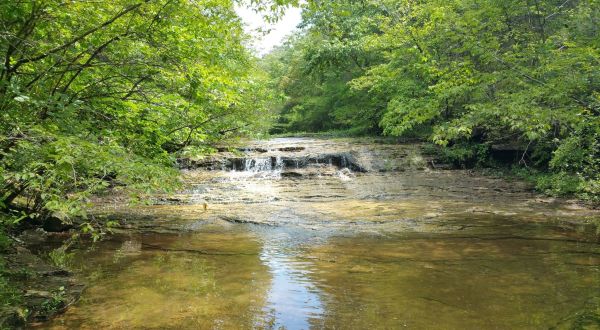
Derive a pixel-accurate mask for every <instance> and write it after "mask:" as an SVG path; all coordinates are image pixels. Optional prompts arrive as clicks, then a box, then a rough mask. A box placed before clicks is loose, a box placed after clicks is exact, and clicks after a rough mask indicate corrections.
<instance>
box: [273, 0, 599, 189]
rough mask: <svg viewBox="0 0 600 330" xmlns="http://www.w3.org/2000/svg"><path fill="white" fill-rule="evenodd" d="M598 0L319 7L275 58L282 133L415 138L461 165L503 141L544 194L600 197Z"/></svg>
mask: <svg viewBox="0 0 600 330" xmlns="http://www.w3.org/2000/svg"><path fill="white" fill-rule="evenodd" d="M599 17H600V3H599V2H598V1H564V0H559V1H539V0H526V1H523V0H516V1H502V2H497V1H469V0H457V1H402V2H398V1H336V2H335V3H331V2H318V1H314V2H310V3H309V4H308V5H307V6H306V9H305V10H304V13H303V22H302V26H303V30H302V31H301V32H300V33H298V34H297V35H295V36H293V37H291V38H289V40H288V41H287V43H286V45H284V46H282V47H280V48H279V49H277V50H276V51H274V52H272V53H271V54H269V55H268V56H267V58H266V59H265V65H266V66H267V67H268V68H269V70H270V72H271V76H272V78H273V79H275V81H276V85H277V86H278V88H279V90H280V91H281V92H282V93H283V94H285V96H286V101H285V102H283V103H281V104H280V105H279V107H280V109H281V114H282V115H281V117H280V119H279V122H278V124H277V125H276V126H275V130H274V132H284V131H327V130H342V131H345V132H346V134H355V135H356V134H358V135H362V134H368V135H372V134H383V135H390V136H399V137H417V138H422V139H425V140H428V141H431V142H433V143H435V144H436V145H438V146H440V147H441V148H439V149H438V152H440V153H441V154H443V155H445V157H446V158H447V160H449V161H452V162H454V163H456V164H457V165H459V166H460V165H464V164H471V165H473V164H481V165H483V166H489V165H490V157H489V156H490V154H491V153H493V150H494V148H496V149H510V150H513V151H515V154H517V153H518V154H517V155H515V157H513V159H511V163H512V164H514V165H515V166H516V167H518V168H521V169H525V171H527V172H528V173H532V174H531V175H533V174H535V175H536V179H537V186H538V188H539V189H540V190H542V191H546V192H548V193H551V194H558V195H563V194H571V193H577V194H578V195H579V196H580V197H583V198H589V199H596V200H597V196H598V194H599V192H600V190H599V189H600V188H599V187H600V186H599V183H600V181H599V177H598V173H599V172H600V148H599V141H600V120H599V114H600V94H599V88H600V70H599V68H600V65H599V64H600V49H599V47H600V38H598V35H599V32H600V30H599V28H600V25H599Z"/></svg>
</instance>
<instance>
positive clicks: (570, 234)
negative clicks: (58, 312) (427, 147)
mask: <svg viewBox="0 0 600 330" xmlns="http://www.w3.org/2000/svg"><path fill="white" fill-rule="evenodd" d="M256 146H260V147H261V148H264V149H266V150H260V151H256V150H250V151H246V152H245V153H243V154H241V155H240V154H239V153H222V154H221V156H220V157H221V158H218V157H217V158H216V159H215V160H216V161H217V163H218V162H219V161H221V160H223V159H229V158H232V157H238V158H239V157H243V158H244V157H245V158H246V159H245V160H243V162H238V164H246V165H245V166H244V167H245V168H244V170H243V171H232V170H230V169H229V168H228V166H227V165H223V166H222V167H223V168H224V170H213V171H207V170H202V169H199V170H189V171H185V173H184V176H185V178H186V181H187V183H188V189H187V190H186V191H183V192H182V193H180V194H177V195H173V196H159V197H157V198H156V199H155V203H154V205H150V206H138V207H135V208H130V207H127V206H124V205H122V204H120V203H118V202H111V201H110V200H109V199H104V200H103V201H102V202H101V203H99V212H102V213H107V214H112V215H114V216H116V217H117V218H119V219H120V220H121V222H122V227H123V228H124V229H122V230H120V234H118V235H116V236H114V237H112V238H111V239H110V240H107V241H104V242H100V243H98V244H95V245H93V246H80V247H78V248H77V249H76V250H75V251H74V252H75V259H74V261H73V262H72V266H73V268H74V269H75V270H77V271H78V272H79V274H81V276H82V277H85V278H87V280H88V283H89V288H88V289H87V290H86V291H85V293H84V295H83V297H82V299H81V301H79V302H78V303H77V304H76V305H75V306H72V307H71V308H70V309H69V310H68V311H67V312H66V313H65V314H64V315H62V316H60V317H58V318H56V319H55V320H53V321H52V322H49V323H45V324H40V325H38V327H39V328H52V329H67V328H68V329H71V328H111V329H136V328H161V329H163V328H177V329H179V328H190V329H197V328H199V329H251V328H275V329H277V328H286V329H308V328H327V329H365V328H372V329H392V328H394V329H395V328H403V327H406V328H414V329H432V328H435V329H488V328H492V329H496V328H497V329H547V328H553V327H555V328H567V329H568V328H577V327H578V326H581V327H582V328H585V327H589V328H591V329H597V328H599V327H600V244H599V239H598V232H597V230H596V227H595V225H593V223H595V222H596V221H598V219H600V217H599V215H598V212H596V211H591V210H586V209H584V208H581V207H578V206H576V205H574V204H572V203H569V202H566V201H555V200H549V199H545V198H541V197H540V196H537V195H535V194H533V193H531V192H530V191H528V189H527V187H526V186H525V185H524V184H522V183H518V182H506V181H502V180H499V179H492V178H489V177H481V176H477V175H474V174H472V173H469V172H466V171H443V170H435V169H431V168H432V167H437V166H436V165H435V164H433V165H432V164H431V160H429V159H427V157H424V156H422V155H421V154H420V153H419V152H418V148H417V147H416V146H414V145H409V146H402V145H383V144H376V143H373V142H365V141H362V142H361V141H358V140H311V139H278V140H272V141H267V142H261V143H260V144H256V145H255V146H254V147H256ZM289 146H295V147H303V148H304V149H303V150H294V151H290V150H287V149H286V150H281V149H282V148H285V147H289ZM339 152H348V154H349V155H351V158H348V159H347V160H344V161H340V162H338V161H336V159H337V158H336V159H334V160H333V161H332V162H331V164H330V163H329V162H325V163H316V162H315V163H311V162H307V163H308V164H303V163H302V161H303V160H306V159H309V158H311V157H313V156H314V155H326V154H331V153H339ZM271 156H272V157H273V158H272V161H269V160H268V159H269V157H271ZM313 158H314V157H313ZM316 158H318V157H316ZM316 158H315V159H316ZM322 159H326V157H325V158H322ZM297 160H298V167H299V168H295V166H293V165H290V164H294V162H296V161H297ZM353 161H354V162H356V164H360V166H361V167H362V168H363V169H364V170H366V172H364V173H360V172H357V171H349V170H347V169H344V168H343V167H344V165H347V166H348V167H351V166H352V165H351V163H352V162H353ZM282 163H286V164H283V165H282ZM213 168H214V166H213ZM217 168H218V166H217ZM204 203H206V204H207V206H208V208H207V210H205V209H204V206H203V205H204ZM125 228H126V229H125Z"/></svg>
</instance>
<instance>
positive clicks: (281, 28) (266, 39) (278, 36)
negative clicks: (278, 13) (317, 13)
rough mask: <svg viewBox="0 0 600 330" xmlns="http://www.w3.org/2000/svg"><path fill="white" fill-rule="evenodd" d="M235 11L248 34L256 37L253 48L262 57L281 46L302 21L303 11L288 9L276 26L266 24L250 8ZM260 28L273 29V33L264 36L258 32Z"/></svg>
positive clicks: (239, 7) (238, 8)
mask: <svg viewBox="0 0 600 330" xmlns="http://www.w3.org/2000/svg"><path fill="white" fill-rule="evenodd" d="M235 11H236V12H237V13H238V15H240V17H241V18H242V20H243V21H244V23H245V31H246V33H248V34H250V35H253V36H255V39H256V40H255V42H254V44H253V48H254V49H255V51H256V54H257V55H259V56H262V55H264V54H266V53H268V52H269V51H270V50H271V49H273V47H275V46H278V45H281V44H282V43H283V40H284V39H285V37H286V36H287V35H289V34H290V33H291V32H292V31H294V30H295V29H296V26H297V25H298V24H300V21H301V11H302V10H301V9H300V8H296V7H291V8H288V9H287V10H286V12H285V15H284V16H283V17H282V18H281V19H280V20H279V21H277V23H275V24H269V23H266V22H265V21H264V20H263V19H262V16H261V15H260V14H258V13H255V12H254V11H253V10H252V9H250V8H246V7H241V6H236V8H235ZM259 28H262V29H265V30H266V29H271V31H270V32H269V33H268V34H267V35H263V34H262V33H258V32H257V29H259Z"/></svg>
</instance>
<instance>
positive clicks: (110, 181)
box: [0, 0, 287, 222]
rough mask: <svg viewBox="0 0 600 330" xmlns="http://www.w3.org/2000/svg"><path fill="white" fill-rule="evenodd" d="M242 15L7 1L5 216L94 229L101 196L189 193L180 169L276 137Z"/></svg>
mask: <svg viewBox="0 0 600 330" xmlns="http://www.w3.org/2000/svg"><path fill="white" fill-rule="evenodd" d="M252 3H253V4H255V5H256V6H257V7H261V8H262V7H265V6H266V7H265V8H267V9H272V10H274V11H277V10H276V9H277V8H278V6H279V5H280V4H279V3H278V2H277V3H272V2H270V1H265V2H263V1H252ZM286 3H287V2H282V3H281V5H284V4H286ZM233 6H234V4H233V2H232V1H230V0H201V1H186V0H175V1H173V0H151V1H142V0H140V1H137V2H136V1H130V0H116V1H96V2H79V1H69V2H64V1H58V0H50V1H3V2H2V3H1V4H0V22H2V23H1V24H2V29H3V33H2V36H0V58H1V59H2V62H3V65H2V66H1V67H0V212H5V213H10V214H11V216H12V219H13V222H19V221H22V220H23V219H29V220H33V221H37V222H43V221H45V219H47V218H49V217H51V216H52V217H55V218H59V219H61V220H63V221H65V222H70V221H72V220H73V219H75V218H85V217H86V216H87V214H86V209H87V204H88V201H89V200H90V197H91V196H92V195H94V194H98V193H102V192H106V191H107V190H108V189H115V190H123V189H125V187H126V189H127V191H128V192H130V193H131V194H132V197H134V198H139V197H140V196H143V195H144V194H145V193H147V192H149V191H156V190H170V189H173V188H176V187H177V186H178V184H179V182H178V178H177V171H176V170H175V168H174V163H175V158H176V157H177V156H178V155H182V154H186V153H206V152H207V151H208V150H210V146H211V145H214V144H215V143H217V142H219V141H221V140H223V139H231V138H236V137H238V136H241V135H246V134H251V133H256V132H260V131H264V130H266V128H267V127H268V126H269V123H270V119H269V118H270V112H269V111H270V110H269V107H270V104H271V102H273V100H274V95H272V93H271V92H270V90H269V89H268V84H267V82H268V79H267V76H266V74H264V73H263V72H262V71H261V70H260V69H259V68H258V67H257V66H256V65H255V59H254V58H253V57H252V56H251V55H250V54H249V53H248V51H247V50H246V49H245V47H244V46H243V43H244V42H245V39H246V38H247V37H246V36H245V35H244V34H243V32H242V31H243V30H242V26H241V21H240V19H239V18H238V17H237V15H236V14H235V12H234V10H233V8H234V7H233ZM273 15H274V16H273V17H276V16H277V12H274V13H273Z"/></svg>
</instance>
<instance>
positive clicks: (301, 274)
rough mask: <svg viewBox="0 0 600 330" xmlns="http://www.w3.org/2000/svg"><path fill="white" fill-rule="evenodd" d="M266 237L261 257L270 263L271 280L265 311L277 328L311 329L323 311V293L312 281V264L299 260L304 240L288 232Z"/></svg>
mask: <svg viewBox="0 0 600 330" xmlns="http://www.w3.org/2000/svg"><path fill="white" fill-rule="evenodd" d="M271 234H272V235H271V236H270V237H266V239H265V240H264V245H263V250H262V253H261V260H262V261H263V263H264V264H265V265H267V266H269V268H270V271H271V275H272V280H271V287H270V289H269V291H268V298H267V306H266V311H267V312H268V313H270V314H271V315H272V320H271V325H272V326H274V327H275V328H279V327H285V328H288V329H308V328H309V327H310V325H311V324H314V323H315V322H316V321H317V320H319V319H320V318H321V316H322V314H323V306H322V303H321V297H320V292H319V290H318V289H317V287H316V286H315V285H314V284H313V283H312V282H311V274H312V270H311V269H312V264H311V263H310V262H305V261H298V260H297V257H296V256H295V254H296V253H297V252H298V251H297V249H298V245H299V244H301V241H299V240H297V237H296V238H294V237H292V236H291V235H290V233H288V232H281V231H280V232H277V233H271Z"/></svg>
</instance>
